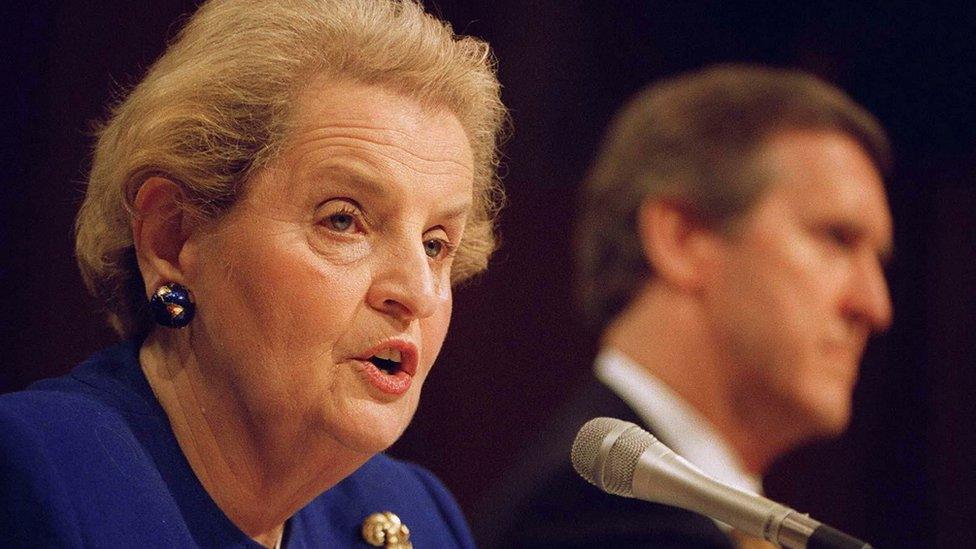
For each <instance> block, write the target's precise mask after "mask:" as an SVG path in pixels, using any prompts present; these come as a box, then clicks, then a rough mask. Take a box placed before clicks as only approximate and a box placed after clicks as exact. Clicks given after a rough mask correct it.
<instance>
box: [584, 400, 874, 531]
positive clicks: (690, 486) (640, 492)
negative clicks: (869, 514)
mask: <svg viewBox="0 0 976 549" xmlns="http://www.w3.org/2000/svg"><path fill="white" fill-rule="evenodd" d="M570 457H571V459H572V461H573V468H574V469H576V472H577V473H579V474H580V476H582V477H583V478H584V479H586V480H587V481H588V482H589V483H590V484H593V485H594V486H596V487H597V488H599V489H601V490H603V491H604V492H607V493H610V494H615V495H618V496H625V497H631V498H637V499H642V500H645V501H652V502H655V503H663V504H665V505H671V506H674V507H681V508H682V509H687V510H689V511H693V512H695V513H699V514H702V515H706V516H709V517H711V518H713V519H716V520H720V521H722V522H724V523H726V524H729V525H731V526H733V527H735V528H738V529H739V530H742V531H743V532H746V533H749V534H751V535H753V536H756V537H759V538H763V539H765V540H767V541H771V542H773V543H775V544H777V545H779V546H781V547H787V548H790V549H793V548H809V549H870V548H871V546H870V545H868V544H867V543H865V542H863V541H861V540H858V539H856V538H853V537H851V536H848V535H847V534H844V533H843V532H840V531H838V530H835V529H833V528H831V527H830V526H827V525H826V524H823V523H821V522H819V521H816V520H813V519H812V518H810V517H809V516H807V515H804V514H801V513H799V512H797V511H795V510H793V509H790V508H789V507H786V506H784V505H780V504H779V503H776V502H775V501H772V500H769V499H766V498H764V497H762V496H758V495H756V494H751V493H749V492H746V491H744V490H739V489H738V488H733V487H732V486H728V485H726V484H723V483H721V482H719V481H717V480H715V479H713V478H711V477H709V476H708V475H706V474H705V473H703V472H702V471H701V470H700V469H698V468H697V467H695V466H694V465H692V464H691V463H689V462H688V461H686V460H685V459H684V458H682V457H681V456H679V455H678V454H675V453H674V452H672V451H671V449H669V448H668V447H667V446H665V445H664V444H663V443H662V442H661V441H659V440H657V439H656V438H654V436H653V435H651V434H650V433H648V432H647V431H645V430H643V429H641V428H640V427H638V426H637V425H634V424H633V423H630V422H627V421H622V420H619V419H614V418H609V417H598V418H594V419H591V420H590V421H587V422H586V424H585V425H583V427H582V428H580V430H579V432H578V433H577V434H576V440H574V441H573V450H572V453H571V456H570Z"/></svg>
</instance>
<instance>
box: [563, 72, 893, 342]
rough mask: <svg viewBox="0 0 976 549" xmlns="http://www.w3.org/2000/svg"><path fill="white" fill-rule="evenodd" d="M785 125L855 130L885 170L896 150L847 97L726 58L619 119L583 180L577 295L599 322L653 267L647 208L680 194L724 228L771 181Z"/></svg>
mask: <svg viewBox="0 0 976 549" xmlns="http://www.w3.org/2000/svg"><path fill="white" fill-rule="evenodd" d="M786 130H813V131H834V132H839V133H843V134H845V135H849V136H851V137H853V138H854V139H855V140H856V141H857V142H858V143H859V144H860V145H861V146H862V147H863V148H864V150H865V151H866V152H867V154H868V155H869V156H870V157H871V159H872V160H873V161H874V163H875V164H876V165H877V167H878V169H879V171H881V172H882V174H887V172H888V171H889V170H890V165H891V161H890V146H889V143H888V139H887V137H886V136H885V133H884V130H883V129H882V128H881V125H880V124H879V123H878V122H877V120H875V118H874V117H873V116H871V114H870V113H868V112H867V111H866V110H865V109H863V108H862V107H860V106H859V105H857V104H856V103H855V102H854V101H853V100H851V99H850V98H849V97H848V96H847V95H845V94H844V93H843V92H841V91H840V90H838V89H837V88H835V87H833V86H831V85H829V84H827V83H826V82H824V81H822V80H820V79H818V78H816V77H814V76H812V75H809V74H806V73H803V72H799V71H795V70H782V69H772V68H766V67H758V66H749V65H719V66H714V67H711V68H706V69H704V70H700V71H697V72H692V73H689V74H685V75H680V76H677V77H675V78H671V79H668V80H664V81H662V82H660V83H657V84H655V85H652V86H650V87H648V88H646V89H644V90H643V91H641V92H640V93H638V94H637V95H636V96H635V97H634V98H632V99H631V100H630V101H629V103H627V105H626V106H625V107H624V108H623V109H622V110H621V111H620V112H619V113H618V114H617V116H616V117H615V119H614V120H613V122H612V123H611V125H610V128H609V130H608V132H607V134H606V137H605V139H604V142H603V145H602V148H601V150H600V153H599V155H598V157H597V159H596V162H595V164H594V165H593V167H592V168H591V171H590V173H589V176H588V178H587V180H586V181H585V183H584V186H583V194H582V204H581V212H580V215H579V217H578V221H577V226H576V233H575V247H576V255H577V257H576V260H577V278H578V280H577V291H578V293H579V296H578V297H579V299H580V301H581V304H582V307H583V311H584V312H585V313H586V315H587V317H588V318H589V320H590V321H591V322H593V323H594V324H596V325H598V326H601V327H602V326H604V325H606V324H607V323H608V322H609V321H610V320H611V319H612V318H613V317H614V316H616V315H617V314H619V313H620V312H621V311H622V310H623V309H624V308H625V307H626V306H627V304H628V303H629V302H630V300H631V299H632V298H633V297H634V296H635V293H636V292H637V290H638V289H639V288H640V287H641V286H642V284H644V283H646V282H647V281H649V280H650V279H651V278H652V277H653V276H654V273H653V272H652V271H651V267H650V266H649V265H648V263H647V260H646V258H645V256H644V252H643V248H642V246H641V240H640V237H639V235H638V226H637V215H638V210H639V209H640V207H641V204H642V203H644V202H645V201H647V200H648V199H661V200H673V201H675V202H676V203H679V204H681V205H682V206H683V207H686V208H689V209H690V210H691V212H693V213H694V215H696V216H697V217H698V218H699V219H700V220H701V221H702V222H704V223H707V224H708V226H710V227H713V228H715V229H716V230H726V229H727V228H728V227H729V226H730V224H731V222H732V221H734V220H735V219H736V218H737V217H739V216H740V215H741V214H743V213H744V212H745V211H746V210H747V209H749V207H750V206H751V205H752V204H754V203H755V202H756V200H757V198H758V197H759V196H760V194H761V193H762V191H763V190H764V189H765V188H766V187H767V186H768V185H769V183H770V181H768V179H769V178H768V176H767V175H765V174H764V173H763V171H762V170H761V169H760V166H758V164H759V163H758V161H757V158H756V156H757V153H758V152H759V149H760V148H761V147H762V146H763V144H764V143H765V141H767V140H768V139H769V138H771V137H772V136H773V135H774V134H776V133H777V132H781V131H786Z"/></svg>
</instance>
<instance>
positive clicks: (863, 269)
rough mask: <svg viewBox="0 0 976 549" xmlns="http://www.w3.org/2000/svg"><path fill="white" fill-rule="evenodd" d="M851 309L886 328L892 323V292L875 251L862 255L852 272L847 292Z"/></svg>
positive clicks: (876, 326) (875, 326) (878, 328)
mask: <svg viewBox="0 0 976 549" xmlns="http://www.w3.org/2000/svg"><path fill="white" fill-rule="evenodd" d="M847 303H848V304H847V309H848V313H849V314H850V315H851V316H852V317H855V318H857V319H858V320H861V321H862V322H865V323H866V324H868V325H869V326H870V327H871V329H872V330H873V331H876V332H883V331H885V330H887V329H888V327H889V326H891V320H892V314H893V313H892V307H891V296H890V294H889V293H888V282H887V281H886V280H885V276H884V269H883V267H882V266H881V261H880V259H879V258H878V257H877V256H876V255H874V254H873V253H872V254H864V255H862V256H860V257H859V258H858V260H857V262H856V264H855V268H854V271H853V273H852V280H851V284H850V288H849V292H848V296H847Z"/></svg>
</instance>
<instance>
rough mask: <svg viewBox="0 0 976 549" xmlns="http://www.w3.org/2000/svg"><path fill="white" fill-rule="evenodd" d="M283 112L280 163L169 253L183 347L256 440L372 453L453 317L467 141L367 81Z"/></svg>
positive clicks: (412, 402)
mask: <svg viewBox="0 0 976 549" xmlns="http://www.w3.org/2000/svg"><path fill="white" fill-rule="evenodd" d="M295 108H296V113H297V122H298V127H297V129H296V130H295V131H294V133H293V134H292V136H291V137H290V138H289V140H288V141H287V142H286V144H285V147H284V149H283V152H282V153H281V155H280V156H279V157H278V159H277V160H276V161H274V162H273V163H272V164H271V165H269V166H268V167H267V168H266V169H264V170H262V171H261V172H260V173H258V174H257V175H256V176H255V177H254V178H253V179H252V180H251V181H250V182H249V187H248V189H247V191H246V193H245V195H244V196H243V197H242V198H241V199H240V201H239V202H238V203H237V204H235V205H234V207H233V208H232V209H231V211H230V212H228V214H227V215H226V216H225V217H224V218H222V219H221V220H220V222H219V223H218V224H217V225H216V227H214V228H213V229H212V230H205V231H200V232H199V233H198V234H196V235H194V236H193V237H191V238H190V240H189V242H188V243H187V245H186V246H184V248H183V250H182V252H181V255H180V261H181V265H183V267H184V272H185V275H186V277H187V283H188V285H189V286H190V288H191V290H192V291H193V292H194V296H195V298H196V302H197V318H196V319H195V320H194V322H193V324H192V327H191V332H190V341H191V348H192V352H193V353H194V355H195V358H196V359H197V360H198V361H199V362H200V364H201V368H202V369H203V371H204V375H207V376H210V377H211V380H212V381H213V382H214V384H215V386H218V387H219V389H218V390H220V391H225V393H224V394H222V395H221V398H230V399H234V400H235V401H236V402H238V403H239V404H240V405H241V408H242V410H243V414H242V415H243V416H244V417H243V418H242V419H243V421H245V422H246V423H247V424H248V425H247V427H249V428H251V429H253V430H254V432H255V433H256V434H257V435H258V436H264V435H270V434H271V432H272V431H275V430H279V431H282V432H277V433H274V434H275V436H273V437H272V438H271V440H281V437H280V436H278V435H285V436H289V435H291V436H293V435H296V434H298V435H302V436H311V437H322V436H325V437H330V438H332V439H333V440H334V441H335V442H338V443H339V444H340V445H342V446H344V447H346V448H348V449H350V450H353V451H356V452H362V453H367V454H371V453H375V452H377V451H381V450H383V449H385V448H386V447H387V446H389V445H390V444H392V443H393V442H394V441H395V440H396V439H397V437H399V436H400V434H401V433H402V432H403V430H404V429H405V428H406V426H407V424H408V423H409V422H410V419H411V417H412V416H413V413H414V411H415V410H416V407H417V401H418V398H419V396H420V388H421V386H422V385H423V382H424V380H425V379H426V377H427V374H428V372H429V371H430V368H431V365H432V364H433V362H434V359H435V358H436V357H437V353H438V352H439V351H440V347H441V343H442V342H443V340H444V336H445V334H446V331H447V327H448V323H449V322H450V317H451V286H450V279H451V277H450V272H451V262H452V251H453V249H454V248H455V247H456V246H457V245H458V243H459V242H460V241H461V236H462V234H463V232H464V228H465V223H466V220H467V217H468V214H469V212H470V210H471V206H472V179H473V166H472V164H473V161H472V154H471V148H470V146H469V143H468V139H467V137H466V135H465V133H464V131H463V129H462V127H461V125H460V123H459V122H458V120H457V118H456V117H455V116H454V115H453V114H451V113H449V112H447V111H444V110H424V109H423V108H421V106H420V105H419V104H418V103H416V102H415V101H412V100H410V99H407V98H405V97H403V96H401V95H397V94H396V93H392V92H388V91H385V90H384V89H381V88H378V87H372V86H367V85H362V84H356V83H345V84H338V85H337V84H334V83H333V84H329V85H319V86H312V87H310V89H309V90H308V91H306V92H305V93H304V95H303V96H302V97H301V99H300V100H299V101H298V103H297V104H296V107H295Z"/></svg>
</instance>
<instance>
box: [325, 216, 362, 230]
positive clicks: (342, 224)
mask: <svg viewBox="0 0 976 549" xmlns="http://www.w3.org/2000/svg"><path fill="white" fill-rule="evenodd" d="M355 223H356V220H355V219H353V217H352V214H348V213H337V214H332V215H330V216H329V217H328V225H329V228H331V229H333V230H336V231H339V232H341V233H344V232H346V231H348V230H349V229H350V228H352V226H353V225H354V224H355Z"/></svg>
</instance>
